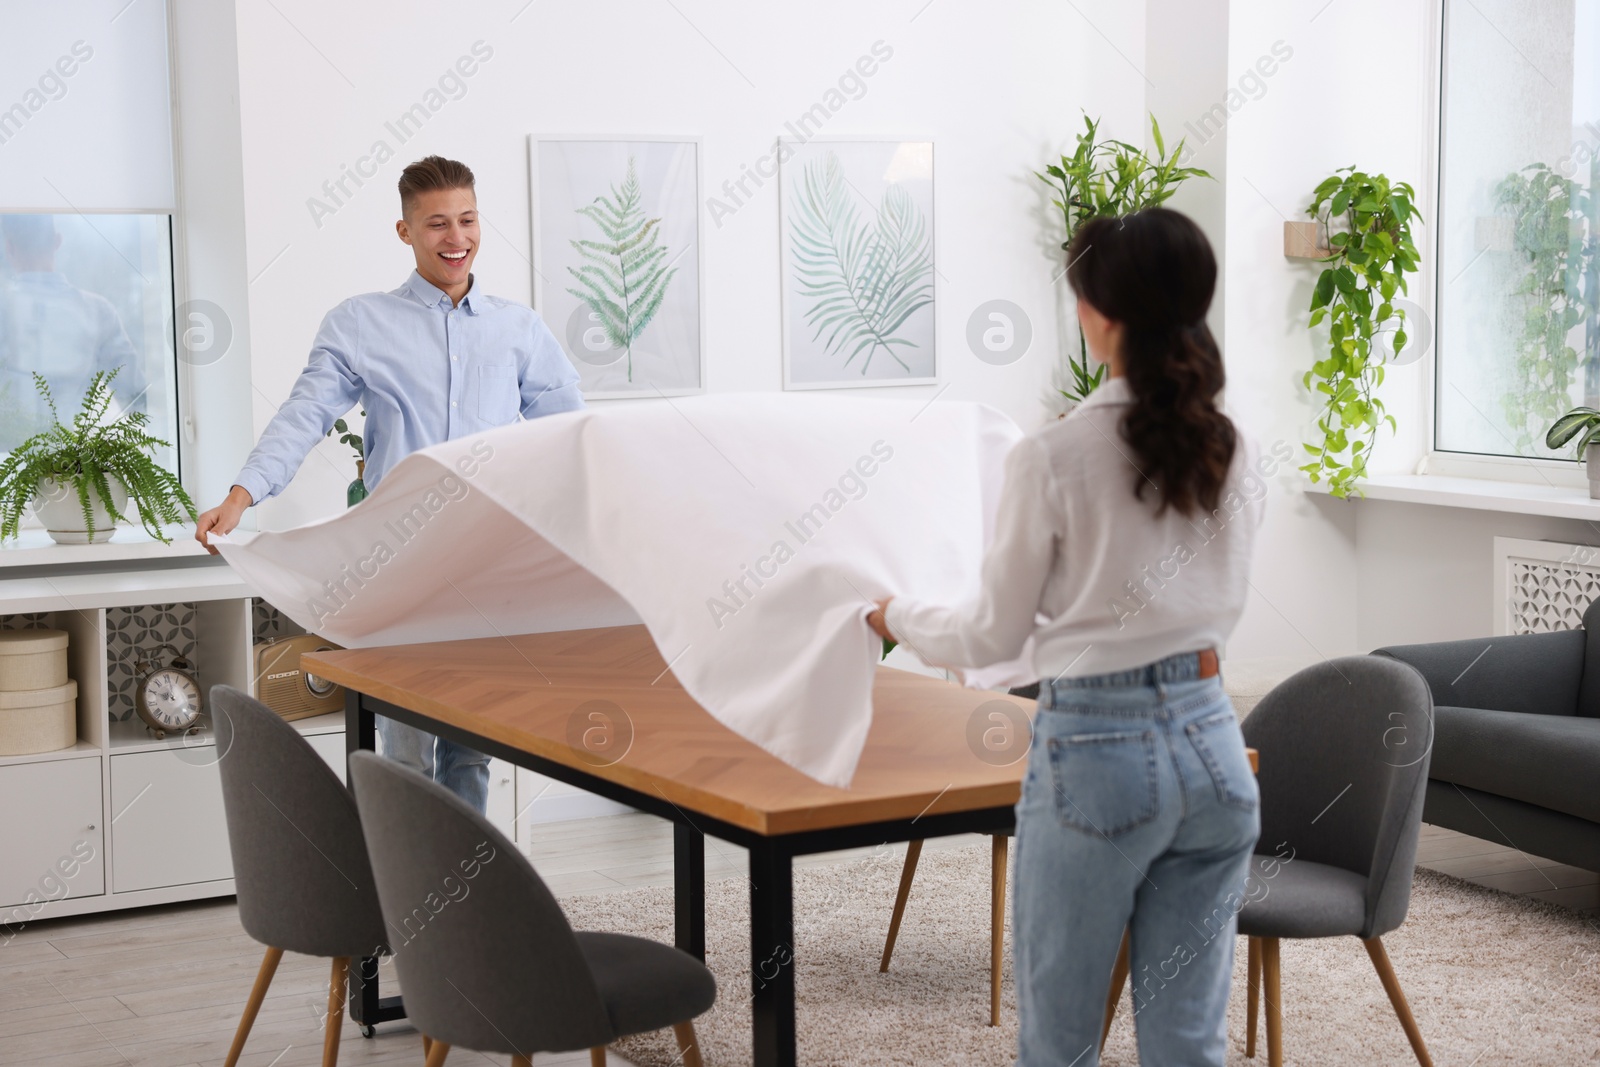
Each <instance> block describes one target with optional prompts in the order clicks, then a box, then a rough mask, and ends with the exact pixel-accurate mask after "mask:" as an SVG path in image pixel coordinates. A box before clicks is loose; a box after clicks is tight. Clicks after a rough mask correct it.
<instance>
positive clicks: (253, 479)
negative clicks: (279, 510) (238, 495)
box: [232, 469, 273, 506]
mask: <svg viewBox="0 0 1600 1067" xmlns="http://www.w3.org/2000/svg"><path fill="white" fill-rule="evenodd" d="M232 484H234V485H237V486H238V487H239V488H241V489H243V490H244V491H245V492H247V493H249V494H250V503H251V505H252V506H254V505H256V504H259V503H261V502H262V501H263V500H265V499H267V498H268V497H270V496H272V495H273V493H272V486H270V485H268V484H267V480H266V479H265V478H263V477H262V476H261V475H259V474H257V473H256V472H255V471H253V470H249V469H246V470H242V471H240V472H239V477H237V478H235V479H234V480H233V482H232Z"/></svg>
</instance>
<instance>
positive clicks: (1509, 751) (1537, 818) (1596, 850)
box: [1373, 600, 1600, 871]
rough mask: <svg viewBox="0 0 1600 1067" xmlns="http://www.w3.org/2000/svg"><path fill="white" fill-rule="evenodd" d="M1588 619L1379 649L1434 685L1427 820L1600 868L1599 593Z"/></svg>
mask: <svg viewBox="0 0 1600 1067" xmlns="http://www.w3.org/2000/svg"><path fill="white" fill-rule="evenodd" d="M1583 623H1584V628H1583V629H1581V630H1565V631H1559V632H1556V633H1548V634H1523V635H1518V636H1510V637H1483V638H1474V639H1471V640H1467V641H1442V642H1438V643H1435V644H1426V645H1392V646H1389V647H1387V648H1380V649H1376V650H1374V652H1373V655H1375V656H1390V657H1392V658H1394V659H1398V660H1400V661H1402V662H1404V663H1409V664H1410V665H1411V666H1413V667H1415V668H1416V669H1417V670H1419V671H1421V672H1422V676H1423V677H1424V678H1426V679H1427V682H1428V687H1429V688H1430V689H1431V690H1432V691H1433V701H1434V748H1433V758H1432V763H1431V765H1430V768H1429V772H1428V791H1427V800H1426V804H1425V807H1424V810H1423V816H1422V817H1423V821H1425V822H1429V823H1432V824H1434V825H1436V826H1444V827H1448V828H1450V829H1452V830H1458V831H1460V832H1462V833H1465V834H1471V835H1472V836H1473V837H1481V838H1484V839H1485V840H1489V841H1495V842H1498V843H1500V844H1506V845H1510V846H1512V847H1514V848H1517V849H1520V850H1522V851H1523V852H1526V853H1528V854H1529V855H1531V856H1546V857H1549V858H1550V859H1554V860H1559V861H1561V862H1562V863H1568V864H1571V865H1572V866H1574V867H1581V868H1584V869H1585V870H1591V871H1597V870H1600V600H1597V601H1596V602H1595V603H1593V604H1591V605H1590V606H1589V609H1588V611H1587V612H1585V613H1584V616H1583ZM1397 740H1398V737H1397Z"/></svg>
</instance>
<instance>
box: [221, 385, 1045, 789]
mask: <svg viewBox="0 0 1600 1067" xmlns="http://www.w3.org/2000/svg"><path fill="white" fill-rule="evenodd" d="M1020 436H1021V432H1020V431H1019V430H1018V429H1017V427H1016V426H1015V424H1013V423H1012V422H1011V421H1010V420H1009V419H1007V418H1006V417H1005V416H1004V415H1002V414H1001V413H999V412H997V411H995V410H994V409H992V408H989V407H985V406H983V405H979V404H973V403H946V402H933V403H929V402H927V401H925V400H877V399H864V398H860V397H841V396H821V395H796V394H781V393H780V394H751V395H738V394H720V395H714V396H701V397H694V398H686V399H676V400H657V401H653V402H649V403H643V404H615V405H610V404H602V405H597V406H595V407H593V408H590V409H589V410H587V411H580V412H571V413H568V414H563V415H555V416H550V417H547V418H541V419H536V420H533V421H531V422H523V423H518V424H516V425H513V426H507V427H503V428H501V429H498V430H491V431H489V432H487V433H483V434H478V435H475V436H473V437H468V438H462V439H460V440H456V441H451V442H448V443H446V444H442V445H438V446H436V447H433V448H428V449H425V450H423V451H421V452H418V453H415V454H413V455H412V456H410V457H408V458H407V459H405V460H404V461H403V462H401V463H400V464H398V465H397V466H396V467H395V468H394V469H393V470H391V471H390V472H389V474H388V475H387V477H386V478H385V479H384V481H383V484H382V485H381V486H380V487H379V488H378V489H377V490H376V491H375V492H374V493H373V494H372V496H371V497H369V498H368V499H367V500H366V501H365V502H363V503H362V504H360V505H358V506H357V507H355V508H353V509H351V510H350V511H348V512H344V513H342V514H340V515H337V516H336V517H334V518H331V519H327V520H325V521H322V522H317V523H312V524H310V525H307V526H303V527H300V528H298V529H293V530H286V531H282V532H275V533H261V534H257V535H250V534H248V533H235V534H234V535H233V536H231V537H229V538H222V539H218V542H217V543H218V545H219V547H220V548H221V551H222V554H223V555H224V556H225V557H226V559H227V561H228V562H229V563H230V564H231V565H232V566H233V568H234V569H235V570H236V571H238V572H239V573H240V574H241V575H242V576H243V577H244V578H245V579H246V580H247V581H248V582H250V583H251V584H252V585H253V586H254V587H255V589H256V590H257V591H258V592H259V593H260V595H262V596H263V597H265V598H266V599H267V600H268V601H270V602H271V603H272V604H274V605H276V606H277V607H278V608H279V609H280V610H282V611H284V612H285V613H286V614H288V615H289V616H290V617H291V618H293V619H294V620H295V622H297V623H299V624H300V625H301V626H304V627H305V628H306V629H307V630H310V631H312V632H315V633H319V634H321V635H323V636H324V637H326V638H328V639H330V640H332V641H336V642H338V643H340V644H343V645H346V646H348V647H352V648H358V647H368V646H374V645H391V644H400V643H406V642H415V641H441V640H450V639H455V638H468V637H488V636H495V635H509V634H521V633H536V632H542V631H548V630H561V629H575V628H582V627H592V626H611V625H618V624H626V623H632V622H639V621H643V622H644V624H645V625H646V626H647V627H648V628H649V631H650V634H651V636H652V637H653V638H654V639H655V642H656V645H657V647H658V648H659V649H660V651H661V654H662V656H663V657H664V658H665V659H666V660H667V661H668V663H669V664H670V666H671V670H672V672H673V674H674V675H676V677H677V678H678V680H679V681H680V682H681V683H682V685H683V687H684V688H685V689H686V690H687V691H688V692H689V694H690V695H691V696H693V697H694V699H695V700H696V701H698V702H699V703H700V704H701V705H702V706H704V707H705V708H706V710H707V711H709V712H710V713H711V714H712V715H714V716H716V717H717V719H719V720H720V721H721V722H723V723H724V724H726V725H727V726H728V727H729V728H730V729H732V730H734V731H735V732H737V733H739V734H740V735H742V736H744V737H746V738H748V739H750V740H751V741H753V742H755V743H756V744H758V745H760V746H761V747H762V748H765V749H766V750H767V751H769V752H771V753H772V754H774V755H775V756H777V757H779V758H780V759H783V760H784V761H786V762H788V763H790V764H792V765H793V766H795V767H797V768H799V769H800V770H802V771H804V772H805V773H807V774H809V775H812V776H813V777H815V778H817V779H819V780H821V781H824V782H827V783H829V784H833V785H839V786H847V785H848V783H849V781H850V778H851V775H852V774H853V773H854V770H855V765H856V761H857V759H858V758H859V756H860V753H861V747H862V744H863V742H864V740H865V738H866V734H867V728H868V726H869V724H870V722H871V717H872V703H871V689H872V676H873V670H874V667H875V666H876V664H877V663H878V661H879V656H880V653H881V644H880V642H879V640H878V639H877V638H876V637H875V636H873V635H872V633H871V632H870V631H869V630H868V629H867V627H866V625H865V622H864V617H865V614H866V611H867V610H868V608H869V602H870V600H871V599H872V598H874V597H878V596H883V595H886V594H889V593H899V592H903V593H907V594H914V595H916V596H918V597H919V598H923V599H928V600H935V601H955V600H958V599H960V598H962V597H964V596H967V595H970V594H971V593H972V592H973V591H974V590H975V588H976V583H977V578H978V567H979V564H980V561H981V557H982V551H983V547H984V545H985V544H986V543H987V539H988V533H989V528H990V524H991V523H992V521H993V515H994V509H995V503H996V499H997V497H998V494H999V491H1000V485H1001V478H1002V464H1003V461H1004V458H1005V454H1006V452H1007V451H1008V450H1009V449H1010V448H1011V446H1012V445H1013V444H1014V443H1015V442H1016V441H1017V439H1018V438H1019V437H1020ZM616 702H617V703H618V704H619V706H621V707H622V710H623V711H624V712H628V713H629V714H630V715H631V714H635V712H634V711H632V710H630V709H629V708H627V706H626V697H625V695H624V696H622V697H619V698H618V699H617V701H616Z"/></svg>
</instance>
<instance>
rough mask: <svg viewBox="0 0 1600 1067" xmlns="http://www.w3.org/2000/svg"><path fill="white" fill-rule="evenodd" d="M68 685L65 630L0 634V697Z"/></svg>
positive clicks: (3, 632)
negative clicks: (5, 694)
mask: <svg viewBox="0 0 1600 1067" xmlns="http://www.w3.org/2000/svg"><path fill="white" fill-rule="evenodd" d="M66 684H67V634H66V631H65V630H0V693H14V692H17V691H19V690H32V689H57V688H59V687H61V686H63V685H66Z"/></svg>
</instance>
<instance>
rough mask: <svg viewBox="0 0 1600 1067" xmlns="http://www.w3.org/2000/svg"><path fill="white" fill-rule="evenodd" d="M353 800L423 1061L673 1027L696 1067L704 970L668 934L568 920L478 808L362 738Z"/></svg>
mask: <svg viewBox="0 0 1600 1067" xmlns="http://www.w3.org/2000/svg"><path fill="white" fill-rule="evenodd" d="M350 774H351V777H352V781H353V785H354V787H355V794H356V803H357V806H358V807H359V808H360V811H361V821H362V825H363V826H364V827H365V829H366V836H367V850H368V853H369V854H370V856H371V859H372V868H373V871H374V873H375V875H376V877H377V883H378V899H379V901H380V903H381V904H382V906H383V915H384V918H385V919H386V920H387V921H388V924H389V927H390V930H391V931H392V940H393V943H394V963H395V969H396V970H397V971H398V972H399V978H400V988H401V990H402V992H403V993H404V995H405V1004H406V1014H407V1016H408V1017H409V1018H410V1019H411V1021H412V1022H413V1023H414V1024H415V1025H416V1027H417V1029H418V1030H420V1031H422V1034H423V1045H424V1047H425V1048H426V1049H427V1050H428V1061H427V1062H428V1067H443V1064H444V1061H445V1056H446V1055H447V1054H448V1053H449V1051H450V1048H451V1047H452V1046H456V1045H460V1046H462V1047H464V1048H470V1049H475V1050H477V1051H481V1052H497V1053H503V1054H510V1055H511V1056H512V1057H513V1063H515V1064H517V1065H519V1067H529V1064H530V1061H531V1057H532V1055H533V1054H534V1053H535V1052H560V1051H568V1050H573V1049H581V1048H587V1049H590V1050H591V1053H590V1056H591V1059H592V1060H593V1062H594V1063H596V1064H604V1063H605V1046H606V1045H607V1044H608V1043H610V1042H611V1041H613V1040H615V1039H616V1038H619V1037H625V1036H627V1035H629V1034H638V1033H644V1032H646V1031H649V1030H658V1029H662V1028H665V1027H668V1026H670V1027H672V1029H673V1032H674V1034H675V1036H676V1037H677V1041H678V1048H679V1050H680V1052H681V1053H682V1056H683V1062H684V1064H685V1067H700V1062H701V1061H700V1052H699V1047H698V1043H697V1040H696V1038H695V1033H694V1024H693V1022H692V1020H693V1019H694V1018H695V1017H696V1016H698V1015H700V1014H702V1013H703V1012H705V1011H706V1010H707V1009H708V1008H710V1007H711V1005H712V1003H713V1002H714V1001H715V1000H716V995H717V988H716V983H715V982H714V981H713V980H712V977H711V972H710V971H708V970H706V968H705V966H704V965H703V964H702V963H700V961H699V960H696V959H695V958H694V957H693V956H690V955H689V954H688V953H686V952H682V951H680V950H678V949H676V948H673V947H672V946H670V945H663V944H660V943H659V942H656V941H650V940H646V939H644V938H640V937H630V936H628V935H626V934H610V933H583V932H574V931H573V929H572V927H571V925H570V924H569V923H568V922H567V917H566V915H565V914H564V913H563V912H562V911H561V906H560V905H559V904H558V903H556V899H555V897H554V896H552V895H551V893H550V890H549V889H548V888H547V887H546V886H545V884H544V880H543V879H541V878H540V877H539V875H538V873H537V872H536V871H534V869H533V866H532V865H531V864H530V863H528V861H527V860H526V859H525V858H524V857H523V856H522V855H521V854H520V853H519V852H518V851H517V850H516V848H515V847H514V846H513V845H512V844H511V842H510V841H508V840H506V838H505V837H504V836H502V835H501V834H500V832H499V831H498V830H496V829H495V828H494V827H493V826H492V825H490V824H489V822H488V820H486V819H485V818H484V817H483V816H482V815H479V814H478V813H477V812H476V811H474V810H472V808H470V807H468V806H467V805H466V804H464V803H462V801H461V800H460V799H459V798H457V797H456V796H454V795H453V794H451V793H450V792H449V791H448V790H446V789H444V788H442V787H440V786H439V785H436V784H435V783H433V782H430V781H428V780H427V779H425V778H423V777H422V776H421V775H419V774H417V773H415V772H413V771H411V770H409V769H408V768H405V767H402V766H400V765H399V764H397V763H394V762H392V761H389V760H385V759H382V758H380V757H379V756H377V755H375V754H373V753H371V752H357V753H354V754H353V755H352V756H351V758H350Z"/></svg>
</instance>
